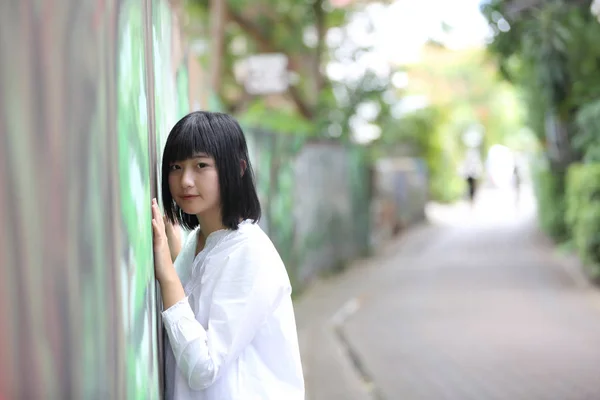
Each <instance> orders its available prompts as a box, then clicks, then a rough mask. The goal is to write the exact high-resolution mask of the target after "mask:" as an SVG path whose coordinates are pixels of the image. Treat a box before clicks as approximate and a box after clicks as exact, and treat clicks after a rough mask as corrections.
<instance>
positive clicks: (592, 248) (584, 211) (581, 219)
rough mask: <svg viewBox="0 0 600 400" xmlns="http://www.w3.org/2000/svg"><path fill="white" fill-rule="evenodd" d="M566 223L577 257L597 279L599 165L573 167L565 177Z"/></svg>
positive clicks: (599, 254)
mask: <svg viewBox="0 0 600 400" xmlns="http://www.w3.org/2000/svg"><path fill="white" fill-rule="evenodd" d="M566 197H567V216H566V220H567V224H568V227H569V232H570V234H571V235H572V237H573V242H574V245H575V248H576V250H577V252H578V254H579V257H580V258H581V260H582V261H583V263H584V265H585V266H586V268H587V271H588V273H589V275H590V276H591V277H592V278H593V279H596V280H598V279H600V202H599V201H598V200H599V199H600V164H575V165H572V166H571V167H570V168H569V172H568V175H567V196H566Z"/></svg>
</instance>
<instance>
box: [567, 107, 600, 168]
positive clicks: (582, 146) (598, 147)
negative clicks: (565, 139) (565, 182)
mask: <svg viewBox="0 0 600 400" xmlns="http://www.w3.org/2000/svg"><path fill="white" fill-rule="evenodd" d="M576 122H577V127H578V128H579V134H578V135H577V137H576V138H575V139H574V141H573V145H574V147H575V149H576V150H578V151H579V152H581V153H582V155H583V161H584V162H588V163H597V162H600V99H598V100H596V101H594V102H591V103H588V104H586V105H584V106H583V107H582V108H581V109H580V110H579V112H578V113H577V117H576Z"/></svg>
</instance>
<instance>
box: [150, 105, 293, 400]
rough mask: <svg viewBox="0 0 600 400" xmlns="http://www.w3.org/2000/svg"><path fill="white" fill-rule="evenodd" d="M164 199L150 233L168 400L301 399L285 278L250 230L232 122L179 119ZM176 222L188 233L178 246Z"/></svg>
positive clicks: (254, 217)
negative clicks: (163, 331)
mask: <svg viewBox="0 0 600 400" xmlns="http://www.w3.org/2000/svg"><path fill="white" fill-rule="evenodd" d="M162 197H163V201H164V204H165V216H164V218H163V216H162V214H161V212H160V209H159V207H158V205H157V202H156V200H155V199H153V200H152V227H153V241H154V257H155V274H156V279H157V280H158V282H159V284H160V288H161V293H162V300H163V306H164V311H163V313H162V316H163V321H164V326H165V329H166V332H167V335H168V339H169V340H168V343H166V346H165V347H166V353H165V363H166V365H165V372H166V395H165V397H166V399H177V400H179V399H203V400H213V399H214V400H217V399H218V400H259V399H260V400H300V399H304V380H303V375H302V366H301V363H300V354H299V349H298V337H297V333H296V323H295V317H294V310H293V307H292V300H291V296H290V294H291V286H290V281H289V278H288V275H287V272H286V269H285V266H284V265H283V262H282V261H281V258H280V257H279V254H278V253H277V250H276V249H275V247H274V246H273V244H272V242H271V240H270V239H269V238H268V237H267V235H266V234H265V233H264V232H263V231H262V230H261V228H260V227H259V226H258V225H257V224H256V222H257V221H258V219H259V218H260V212H261V211H260V204H259V201H258V196H257V194H256V188H255V183H254V175H253V171H252V166H251V165H250V160H249V157H248V149H247V147H246V140H245V138H244V134H243V132H242V130H241V128H240V126H239V125H238V123H237V122H236V121H235V120H234V119H233V118H231V117H230V116H228V115H226V114H221V113H211V112H193V113H191V114H189V115H187V116H185V117H184V118H183V119H181V120H180V121H179V122H177V124H176V125H175V126H174V127H173V129H172V130H171V132H170V134H169V137H168V139H167V143H166V145H165V149H164V154H163V161H162ZM173 225H175V228H174V227H173ZM176 225H181V226H183V227H184V228H186V229H189V230H191V233H190V234H189V235H188V238H187V240H186V242H185V244H184V245H183V246H181V245H179V244H178V243H177V242H178V240H177V237H176V235H175V234H174V232H176V230H177V226H176ZM169 242H170V243H171V246H169ZM179 249H180V250H179ZM173 260H175V262H174V263H173Z"/></svg>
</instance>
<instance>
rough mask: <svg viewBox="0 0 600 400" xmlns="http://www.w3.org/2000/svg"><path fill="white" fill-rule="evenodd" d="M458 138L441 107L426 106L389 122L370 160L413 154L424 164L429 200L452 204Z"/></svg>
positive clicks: (457, 184) (457, 185) (456, 191)
mask: <svg viewBox="0 0 600 400" xmlns="http://www.w3.org/2000/svg"><path fill="white" fill-rule="evenodd" d="M459 140H460V139H459V137H458V136H456V135H453V134H452V132H450V131H449V116H448V113H447V110H446V109H445V108H443V107H435V106H430V107H427V108H423V109H420V110H417V111H414V112H412V113H409V114H406V115H405V116H403V117H402V118H400V119H399V120H396V121H394V123H393V124H392V123H390V124H389V125H388V126H387V128H386V129H385V130H384V131H383V134H382V136H381V138H380V139H378V140H377V141H375V142H374V143H373V144H372V146H371V151H372V155H373V157H374V158H378V157H382V156H397V155H406V153H408V154H411V155H414V154H417V155H419V156H420V157H423V159H424V160H425V162H426V165H427V170H428V172H429V178H430V179H429V192H430V197H431V199H432V200H435V201H440V202H452V201H454V200H457V199H458V198H459V197H460V196H461V193H462V190H463V187H462V181H461V179H460V178H459V176H458V175H457V173H456V171H457V170H458V165H459V161H460V158H461V153H460V149H459V146H460V144H459Z"/></svg>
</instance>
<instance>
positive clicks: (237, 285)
mask: <svg viewBox="0 0 600 400" xmlns="http://www.w3.org/2000/svg"><path fill="white" fill-rule="evenodd" d="M266 258H267V259H266V260H265V259H264V257H259V256H258V250H255V249H251V248H249V247H248V246H243V247H242V248H239V249H237V250H235V251H234V252H232V253H231V254H229V255H228V256H227V257H226V258H225V260H224V262H223V265H222V266H219V268H220V271H221V273H220V276H219V277H218V278H217V279H218V282H217V284H216V286H215V289H214V292H213V296H212V301H211V305H210V311H209V318H208V326H207V329H206V330H205V329H204V327H203V326H202V325H201V324H200V323H199V322H198V321H197V320H196V317H195V315H194V313H193V310H192V308H191V307H190V305H189V303H188V300H187V298H185V299H182V300H181V301H179V302H178V303H176V304H174V305H173V306H171V307H170V308H169V309H167V310H165V311H164V312H163V321H164V324H165V328H166V330H167V334H168V336H169V341H170V344H171V348H172V349H173V353H174V355H175V359H176V360H177V365H178V367H179V368H180V370H181V371H182V373H183V374H184V376H185V377H186V378H187V381H188V384H189V386H190V388H192V389H194V390H202V389H206V388H207V387H209V386H210V385H212V384H213V383H214V382H215V381H216V380H217V379H218V378H219V377H220V375H221V373H222V371H223V370H225V369H226V368H227V367H228V366H229V365H230V364H231V363H232V362H233V361H235V360H236V359H237V358H238V357H239V355H240V353H241V352H242V351H243V350H244V348H245V347H246V346H248V344H250V342H251V341H252V339H253V338H254V336H255V335H256V332H257V331H258V330H259V329H260V327H261V326H262V325H263V323H264V322H265V321H266V319H267V318H268V317H269V315H271V313H272V312H273V311H274V310H275V309H276V308H277V306H278V305H279V303H280V302H281V299H282V298H283V296H285V295H286V294H289V291H288V289H287V288H286V287H285V286H284V285H282V284H280V283H279V282H281V281H280V280H279V279H277V278H276V277H277V276H278V273H277V271H269V270H273V269H276V268H272V264H273V263H271V262H269V260H268V257H266Z"/></svg>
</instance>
